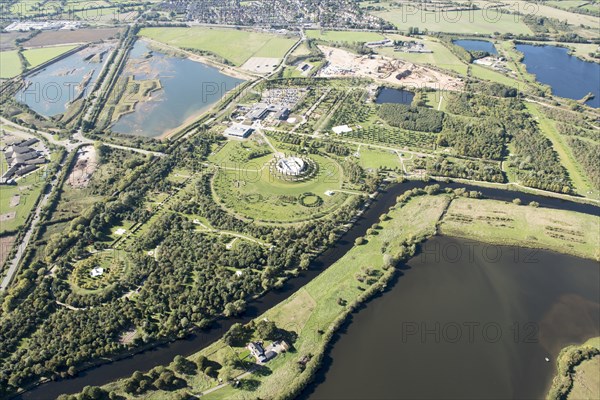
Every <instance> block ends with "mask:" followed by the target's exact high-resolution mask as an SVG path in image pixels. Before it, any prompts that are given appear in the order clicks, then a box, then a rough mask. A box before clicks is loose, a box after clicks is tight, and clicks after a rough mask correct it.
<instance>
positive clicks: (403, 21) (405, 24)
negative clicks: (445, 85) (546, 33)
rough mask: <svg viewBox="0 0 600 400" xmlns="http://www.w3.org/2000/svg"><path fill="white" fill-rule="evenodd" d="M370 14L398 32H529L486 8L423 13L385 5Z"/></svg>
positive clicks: (512, 17)
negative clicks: (410, 29)
mask: <svg viewBox="0 0 600 400" xmlns="http://www.w3.org/2000/svg"><path fill="white" fill-rule="evenodd" d="M373 14H374V15H376V16H378V17H381V18H383V19H385V20H387V21H390V22H391V23H393V24H394V25H396V26H397V27H398V29H400V30H402V31H407V30H408V28H409V27H418V28H419V29H420V30H425V29H427V30H428V31H429V32H447V33H479V34H493V33H494V32H499V33H513V34H531V33H532V32H531V30H530V29H529V28H528V27H527V25H525V23H523V22H522V21H521V20H520V18H519V17H517V16H515V15H509V14H500V13H498V12H496V11H494V10H486V9H483V10H473V11H466V10H465V11H446V10H443V9H440V8H432V9H431V11H423V10H418V9H416V8H414V7H412V6H409V5H402V6H401V7H399V8H397V7H390V6H389V5H387V9H386V10H385V11H376V12H374V13H373Z"/></svg>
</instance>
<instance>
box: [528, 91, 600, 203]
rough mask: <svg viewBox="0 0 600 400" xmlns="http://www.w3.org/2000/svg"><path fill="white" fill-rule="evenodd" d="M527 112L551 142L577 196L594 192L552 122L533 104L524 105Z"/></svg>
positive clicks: (563, 138)
mask: <svg viewBox="0 0 600 400" xmlns="http://www.w3.org/2000/svg"><path fill="white" fill-rule="evenodd" d="M525 106H526V107H527V110H528V111H529V112H530V113H531V115H532V116H533V117H534V118H535V119H536V120H537V122H538V124H539V126H540V130H541V131H542V132H543V133H544V135H546V137H547V138H548V139H549V140H550V142H552V147H553V148H554V150H555V151H556V153H557V154H558V157H559V158H560V162H561V164H562V165H563V166H564V167H565V168H566V169H567V172H568V173H569V177H570V178H571V181H572V182H573V185H574V186H575V189H576V191H577V193H578V194H580V195H582V196H586V195H587V194H588V193H592V192H594V187H593V185H592V183H591V182H590V180H589V179H588V177H587V176H586V175H585V173H584V172H583V168H582V167H581V165H580V164H579V163H578V162H577V160H576V159H575V156H574V155H573V151H572V149H571V147H569V145H568V144H567V142H566V140H565V137H564V136H562V135H560V134H559V133H558V131H557V130H556V126H555V124H554V121H552V120H550V119H548V117H546V115H544V113H543V112H542V111H541V110H540V109H539V106H538V105H536V104H533V103H525Z"/></svg>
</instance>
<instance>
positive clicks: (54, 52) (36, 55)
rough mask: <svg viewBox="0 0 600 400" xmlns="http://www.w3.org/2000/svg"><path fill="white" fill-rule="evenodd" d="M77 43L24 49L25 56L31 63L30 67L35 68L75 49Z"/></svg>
mask: <svg viewBox="0 0 600 400" xmlns="http://www.w3.org/2000/svg"><path fill="white" fill-rule="evenodd" d="M75 47H77V46H75V45H65V46H53V47H46V48H39V49H29V50H24V51H23V56H24V57H25V59H26V60H27V62H28V63H29V68H35V67H37V66H38V65H41V64H43V63H45V62H46V61H50V60H52V59H53V58H55V57H58V56H60V55H61V54H63V53H66V52H67V51H69V50H72V49H74V48H75Z"/></svg>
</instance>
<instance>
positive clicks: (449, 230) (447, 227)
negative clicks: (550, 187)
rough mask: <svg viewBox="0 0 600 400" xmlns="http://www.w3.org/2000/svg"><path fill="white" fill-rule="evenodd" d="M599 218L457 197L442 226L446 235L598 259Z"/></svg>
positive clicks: (599, 256) (599, 255) (442, 230)
mask: <svg viewBox="0 0 600 400" xmlns="http://www.w3.org/2000/svg"><path fill="white" fill-rule="evenodd" d="M598 224H600V217H593V216H589V215H585V214H579V213H575V212H571V211H563V210H552V209H547V208H538V207H534V206H532V205H525V204H523V205H517V204H512V203H506V202H503V201H496V200H477V199H468V198H458V199H456V200H454V201H453V202H452V204H451V205H450V208H449V209H448V212H447V213H446V216H445V217H444V220H443V221H442V224H441V232H442V233H443V234H445V235H449V236H456V237H462V238H468V239H475V240H480V241H483V242H488V243H494V244H499V245H515V246H521V247H532V248H543V249H548V250H555V251H559V252H561V253H569V254H573V255H576V256H579V257H586V258H591V259H596V260H597V259H600V253H599V250H598V243H599V242H600V232H599V231H598V229H597V228H598Z"/></svg>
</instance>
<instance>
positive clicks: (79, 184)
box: [67, 146, 98, 189]
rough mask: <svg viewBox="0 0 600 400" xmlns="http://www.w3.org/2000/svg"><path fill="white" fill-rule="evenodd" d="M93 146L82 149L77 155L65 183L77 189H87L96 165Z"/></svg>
mask: <svg viewBox="0 0 600 400" xmlns="http://www.w3.org/2000/svg"><path fill="white" fill-rule="evenodd" d="M96 160H97V157H96V149H95V148H94V146H86V147H82V148H81V150H79V152H78V154H77V162H76V163H75V166H74V167H73V169H72V170H71V174H70V175H69V178H68V179H67V183H68V184H69V185H70V186H72V187H74V188H77V189H81V188H84V187H87V185H88V184H89V183H90V180H91V179H92V175H93V174H94V171H96V168H98V164H97V162H96Z"/></svg>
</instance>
